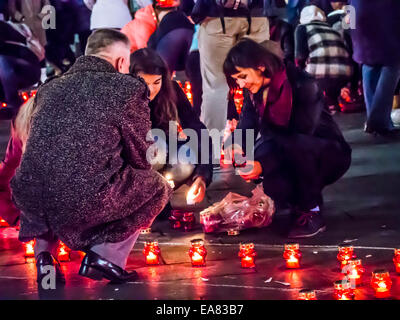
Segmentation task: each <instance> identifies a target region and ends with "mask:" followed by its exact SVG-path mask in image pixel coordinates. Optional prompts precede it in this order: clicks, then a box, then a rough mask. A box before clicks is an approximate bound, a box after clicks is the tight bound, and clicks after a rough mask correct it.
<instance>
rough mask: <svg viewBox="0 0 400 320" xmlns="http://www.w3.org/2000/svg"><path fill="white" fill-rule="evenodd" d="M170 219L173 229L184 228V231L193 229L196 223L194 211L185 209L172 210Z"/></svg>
mask: <svg viewBox="0 0 400 320" xmlns="http://www.w3.org/2000/svg"><path fill="white" fill-rule="evenodd" d="M169 221H170V223H171V227H172V228H173V229H183V230H184V231H191V230H193V228H194V227H195V224H196V219H195V216H194V212H190V211H183V210H172V213H171V216H170V217H169Z"/></svg>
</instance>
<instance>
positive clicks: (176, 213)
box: [169, 210, 184, 229]
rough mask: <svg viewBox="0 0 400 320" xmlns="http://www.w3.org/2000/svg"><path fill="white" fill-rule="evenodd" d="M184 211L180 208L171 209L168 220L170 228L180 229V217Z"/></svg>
mask: <svg viewBox="0 0 400 320" xmlns="http://www.w3.org/2000/svg"><path fill="white" fill-rule="evenodd" d="M183 213H184V211H181V210H172V211H171V216H170V217H169V221H170V223H171V227H172V229H180V228H181V227H182V222H181V220H182V218H183Z"/></svg>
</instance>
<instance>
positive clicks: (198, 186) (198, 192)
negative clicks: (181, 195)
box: [186, 177, 206, 204]
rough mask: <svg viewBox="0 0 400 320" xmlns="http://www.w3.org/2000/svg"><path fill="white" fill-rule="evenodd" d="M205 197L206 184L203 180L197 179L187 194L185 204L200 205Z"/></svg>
mask: <svg viewBox="0 0 400 320" xmlns="http://www.w3.org/2000/svg"><path fill="white" fill-rule="evenodd" d="M205 195H206V183H205V181H204V180H203V178H201V177H197V178H196V180H194V182H193V184H192V186H191V187H190V189H189V191H188V193H187V196H186V202H187V203H188V204H196V203H200V202H202V201H203V199H204V196H205Z"/></svg>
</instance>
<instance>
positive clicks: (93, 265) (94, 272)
mask: <svg viewBox="0 0 400 320" xmlns="http://www.w3.org/2000/svg"><path fill="white" fill-rule="evenodd" d="M79 274H80V275H81V276H84V277H88V278H90V279H93V280H101V279H103V278H106V279H108V280H110V281H111V283H124V282H129V281H135V280H137V279H138V274H137V272H136V271H131V272H127V271H125V270H124V269H122V268H121V267H119V266H117V265H116V264H114V263H112V262H110V261H108V260H106V259H104V258H102V257H101V256H99V255H98V254H97V253H95V252H93V251H90V250H89V251H88V252H87V253H86V256H85V257H84V258H83V260H82V264H81V268H80V269H79Z"/></svg>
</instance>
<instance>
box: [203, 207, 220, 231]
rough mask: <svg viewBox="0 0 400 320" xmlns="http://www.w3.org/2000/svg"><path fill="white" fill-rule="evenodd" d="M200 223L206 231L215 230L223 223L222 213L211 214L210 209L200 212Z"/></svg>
mask: <svg viewBox="0 0 400 320" xmlns="http://www.w3.org/2000/svg"><path fill="white" fill-rule="evenodd" d="M200 223H201V225H202V227H203V231H204V232H205V233H210V232H215V231H218V230H219V225H220V224H221V223H222V217H221V216H220V215H216V214H211V213H210V211H209V210H207V209H206V210H204V211H202V212H200Z"/></svg>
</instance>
